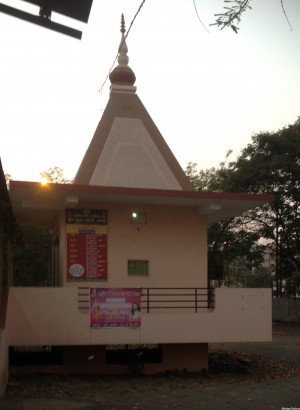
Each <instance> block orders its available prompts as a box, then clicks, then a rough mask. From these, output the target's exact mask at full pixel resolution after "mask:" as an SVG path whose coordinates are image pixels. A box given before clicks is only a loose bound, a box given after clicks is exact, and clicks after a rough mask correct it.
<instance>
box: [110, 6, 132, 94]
mask: <svg viewBox="0 0 300 410" xmlns="http://www.w3.org/2000/svg"><path fill="white" fill-rule="evenodd" d="M120 31H121V33H122V38H121V42H120V45H119V52H118V65H117V67H115V68H114V70H113V71H112V72H111V73H110V75H109V79H110V82H111V84H119V85H126V86H133V84H134V83H135V74H134V72H133V71H132V69H131V68H130V67H129V66H128V61H129V58H128V55H127V52H128V48H127V44H126V37H125V32H126V29H125V18H124V14H123V13H122V15H121V30H120Z"/></svg>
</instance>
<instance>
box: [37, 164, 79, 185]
mask: <svg viewBox="0 0 300 410" xmlns="http://www.w3.org/2000/svg"><path fill="white" fill-rule="evenodd" d="M40 175H41V178H42V179H44V180H45V181H46V182H52V183H54V184H71V183H72V182H73V181H72V180H71V179H68V178H66V177H65V175H64V171H63V170H62V169H61V168H59V167H52V168H49V169H48V170H47V171H42V172H40Z"/></svg>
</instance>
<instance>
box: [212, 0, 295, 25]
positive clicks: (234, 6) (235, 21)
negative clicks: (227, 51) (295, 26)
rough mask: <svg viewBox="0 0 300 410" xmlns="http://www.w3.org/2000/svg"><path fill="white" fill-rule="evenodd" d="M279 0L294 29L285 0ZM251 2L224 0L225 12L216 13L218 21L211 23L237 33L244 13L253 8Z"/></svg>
mask: <svg viewBox="0 0 300 410" xmlns="http://www.w3.org/2000/svg"><path fill="white" fill-rule="evenodd" d="M278 1H280V4H281V8H282V12H283V14H284V16H285V18H286V21H287V23H288V24H289V26H290V28H291V30H292V26H291V24H290V22H289V19H288V16H287V14H286V11H285V8H284V2H283V0H278ZM251 2H252V0H224V3H225V4H226V5H225V6H224V9H225V11H224V12H223V13H217V14H215V17H217V19H216V22H215V23H213V24H211V25H217V26H218V27H220V28H221V30H223V29H224V28H225V27H230V28H231V29H232V30H233V31H234V32H235V33H238V30H239V28H238V25H239V23H240V21H241V17H242V14H243V13H245V11H247V10H249V9H251V6H250V4H251Z"/></svg>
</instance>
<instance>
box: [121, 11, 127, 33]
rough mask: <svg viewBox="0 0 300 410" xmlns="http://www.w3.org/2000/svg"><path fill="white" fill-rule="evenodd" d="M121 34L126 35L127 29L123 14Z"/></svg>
mask: <svg viewBox="0 0 300 410" xmlns="http://www.w3.org/2000/svg"><path fill="white" fill-rule="evenodd" d="M120 31H121V33H122V34H124V33H125V31H126V29H125V19H124V14H123V13H122V15H121V30H120Z"/></svg>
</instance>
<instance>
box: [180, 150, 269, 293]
mask: <svg viewBox="0 0 300 410" xmlns="http://www.w3.org/2000/svg"><path fill="white" fill-rule="evenodd" d="M230 154H231V151H228V152H227V154H226V159H225V161H224V162H221V163H220V166H219V168H215V167H213V168H210V169H205V170H198V169H197V164H195V163H191V162H190V163H189V164H188V166H187V169H186V174H187V176H188V177H189V179H190V181H191V182H192V184H193V186H194V187H195V188H196V189H197V190H198V191H215V192H218V191H219V192H221V191H230V189H231V187H232V182H231V174H232V170H231V169H230V168H229V166H228V164H227V160H228V158H229V156H230ZM259 238H260V237H259V234H258V233H257V232H256V231H255V229H253V227H251V223H249V221H248V220H246V219H243V218H229V219H225V220H223V221H220V222H217V223H215V224H213V225H211V226H210V227H209V228H208V278H209V280H210V281H211V280H214V281H218V282H219V283H221V282H222V283H225V284H226V285H227V286H234V285H237V284H238V283H242V282H243V281H242V277H241V276H240V275H237V274H234V275H233V274H232V265H233V264H236V262H237V261H238V260H239V261H240V266H239V271H241V270H242V271H243V272H244V273H245V272H248V271H249V269H251V268H252V267H259V266H260V264H261V263H262V261H263V253H264V248H265V246H264V245H263V244H261V243H259V242H258V241H259ZM242 265H243V266H242Z"/></svg>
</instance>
